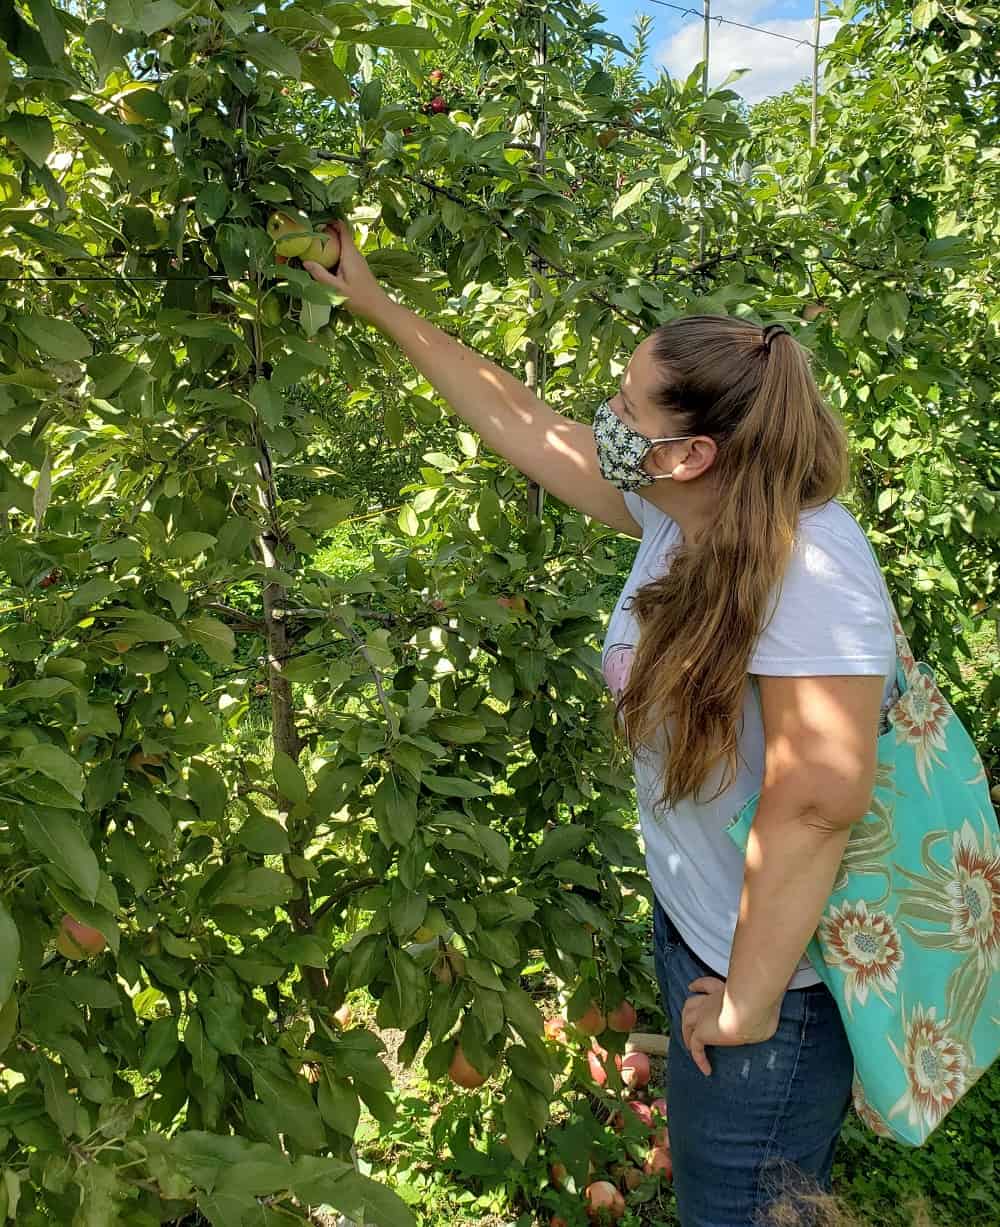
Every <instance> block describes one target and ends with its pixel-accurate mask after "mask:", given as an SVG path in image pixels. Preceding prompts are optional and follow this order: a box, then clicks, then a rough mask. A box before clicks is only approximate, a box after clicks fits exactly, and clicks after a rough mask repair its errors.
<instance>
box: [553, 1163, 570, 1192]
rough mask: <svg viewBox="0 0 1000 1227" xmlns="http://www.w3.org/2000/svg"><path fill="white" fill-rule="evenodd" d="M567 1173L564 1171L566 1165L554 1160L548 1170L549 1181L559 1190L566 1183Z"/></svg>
mask: <svg viewBox="0 0 1000 1227" xmlns="http://www.w3.org/2000/svg"><path fill="white" fill-rule="evenodd" d="M568 1174H569V1173H568V1172H567V1171H566V1164H565V1163H560V1162H559V1161H558V1160H556V1162H555V1163H553V1164H552V1166H551V1167H550V1168H549V1179H550V1180H551V1181H552V1183H553V1184H554V1185H555V1187H556V1188H557V1189H561V1188H562V1187H563V1185H564V1184H565V1183H566V1177H567V1175H568Z"/></svg>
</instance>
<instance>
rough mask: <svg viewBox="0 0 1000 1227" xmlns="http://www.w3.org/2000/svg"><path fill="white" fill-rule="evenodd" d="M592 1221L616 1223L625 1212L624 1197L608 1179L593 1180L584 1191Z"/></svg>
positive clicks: (588, 1214) (588, 1213)
mask: <svg viewBox="0 0 1000 1227" xmlns="http://www.w3.org/2000/svg"><path fill="white" fill-rule="evenodd" d="M584 1200H585V1201H586V1203H587V1216H588V1217H589V1219H590V1221H591V1222H592V1223H617V1222H618V1220H619V1219H620V1218H621V1217H622V1216H623V1215H624V1213H625V1198H624V1197H622V1195H621V1193H619V1192H618V1190H617V1189H616V1188H615V1186H614V1185H613V1184H612V1183H611V1181H610V1180H595V1181H594V1183H593V1184H588V1185H587V1190H586V1192H585V1193H584Z"/></svg>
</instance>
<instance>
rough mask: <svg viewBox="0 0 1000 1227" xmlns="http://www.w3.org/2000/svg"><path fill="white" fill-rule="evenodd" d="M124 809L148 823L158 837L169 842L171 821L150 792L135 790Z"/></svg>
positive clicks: (171, 829)
mask: <svg viewBox="0 0 1000 1227" xmlns="http://www.w3.org/2000/svg"><path fill="white" fill-rule="evenodd" d="M125 809H126V810H127V811H128V813H130V814H136V815H137V816H138V817H139V818H141V819H142V820H143V822H145V823H148V824H149V826H151V827H152V828H153V830H154V831H156V833H157V834H158V835H162V836H163V838H164V839H167V840H169V839H170V838H171V837H172V835H173V833H174V823H173V819H172V818H171V817H170V813H169V811H168V810H167V809H166V807H165V806H163V805H161V804H160V802H159V801H157V799H156V797H154V796H153V794H152V793H151V792H140V791H138V790H136V791H135V792H133V794H132V796H131V797H129V799H128V800H127V801H126V802H125Z"/></svg>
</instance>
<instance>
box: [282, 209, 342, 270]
mask: <svg viewBox="0 0 1000 1227" xmlns="http://www.w3.org/2000/svg"><path fill="white" fill-rule="evenodd" d="M267 233H268V236H269V237H270V239H271V241H272V242H273V243H274V248H275V251H276V253H277V257H278V258H281V257H284V259H285V260H295V259H299V260H314V261H315V262H316V263H317V264H321V265H322V266H323V268H333V267H334V265H335V264H336V263H337V261H338V260H339V259H340V239H339V238H337V236H336V235H335V234H329V233H327V232H326V231H325V230H324V231H317V230H315V229H314V228H313V225H312V223H311V222H310V221H309V220H308V219H307V218H303V217H301V216H293V215H292V214H290V213H281V212H275V213H272V214H271V216H270V217H269V218H268V219H267Z"/></svg>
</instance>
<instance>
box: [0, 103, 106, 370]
mask: <svg viewBox="0 0 1000 1227" xmlns="http://www.w3.org/2000/svg"><path fill="white" fill-rule="evenodd" d="M0 136H5V137H7V139H8V140H10V141H13V142H14V144H15V145H16V146H17V147H18V149H20V150H21V151H22V152H23V153H25V154H26V155H27V156H28V158H29V159H30V160H31V161H32V162H34V164H35V165H36V166H44V165H45V160H46V158H48V156H49V154H50V153H51V152H52V146H53V144H54V141H55V138H54V136H53V133H52V125H51V124H50V123H49V121H48V120H47V119H46V118H45V116H44V115H25V114H22V113H21V112H19V111H15V112H14V113H13V114H12V115H11V116H10V118H9V119H6V120H5V121H4V122H3V123H0ZM36 318H38V319H44V318H46V317H44V316H38V317H36ZM21 323H23V319H21V320H18V324H19V325H20V324H21ZM67 327H72V325H71V324H70V325H67ZM74 331H76V329H74ZM87 353H88V354H89V353H90V346H89V345H88V346H87ZM79 356H81V357H82V356H83V355H79Z"/></svg>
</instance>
